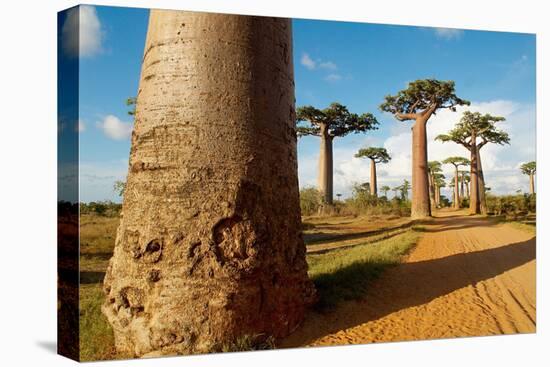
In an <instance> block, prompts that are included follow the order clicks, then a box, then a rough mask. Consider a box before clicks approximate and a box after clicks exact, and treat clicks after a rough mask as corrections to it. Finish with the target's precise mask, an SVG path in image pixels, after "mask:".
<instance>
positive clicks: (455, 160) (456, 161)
mask: <svg viewBox="0 0 550 367" xmlns="http://www.w3.org/2000/svg"><path fill="white" fill-rule="evenodd" d="M443 163H445V164H452V165H453V166H454V168H455V176H454V180H453V184H454V190H453V192H454V194H453V206H454V208H455V209H460V195H459V183H458V169H459V167H460V166H467V165H469V164H470V161H469V160H468V159H466V158H464V157H449V158H447V159H445V160H444V161H443Z"/></svg>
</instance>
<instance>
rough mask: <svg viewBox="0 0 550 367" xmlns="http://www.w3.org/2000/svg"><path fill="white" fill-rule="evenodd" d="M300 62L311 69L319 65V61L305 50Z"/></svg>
mask: <svg viewBox="0 0 550 367" xmlns="http://www.w3.org/2000/svg"><path fill="white" fill-rule="evenodd" d="M300 63H301V64H302V65H304V66H305V67H306V68H308V69H309V70H314V69H315V68H316V67H317V63H316V62H315V61H313V59H312V58H311V57H310V56H309V55H308V54H307V53H305V52H304V53H303V54H302V58H301V59H300Z"/></svg>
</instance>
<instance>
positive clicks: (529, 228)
mask: <svg viewBox="0 0 550 367" xmlns="http://www.w3.org/2000/svg"><path fill="white" fill-rule="evenodd" d="M506 223H507V224H509V225H511V226H512V227H514V228H517V229H519V230H521V231H524V232H527V233H530V234H532V235H536V234H537V225H536V224H535V223H524V222H518V221H512V222H506Z"/></svg>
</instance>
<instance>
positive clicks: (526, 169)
mask: <svg viewBox="0 0 550 367" xmlns="http://www.w3.org/2000/svg"><path fill="white" fill-rule="evenodd" d="M520 169H521V173H523V174H524V175H528V176H529V194H531V195H533V194H534V193H535V174H536V173H537V162H535V161H531V162H527V163H524V164H522V165H521V167H520Z"/></svg>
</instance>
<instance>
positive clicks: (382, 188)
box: [380, 185, 391, 198]
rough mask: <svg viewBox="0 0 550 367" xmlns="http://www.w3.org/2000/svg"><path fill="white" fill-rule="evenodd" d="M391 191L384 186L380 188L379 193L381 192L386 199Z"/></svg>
mask: <svg viewBox="0 0 550 367" xmlns="http://www.w3.org/2000/svg"><path fill="white" fill-rule="evenodd" d="M390 190H391V187H389V186H388V185H384V186H382V187H381V188H380V191H382V192H383V193H384V196H385V197H386V198H387V197H388V192H389V191H390Z"/></svg>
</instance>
